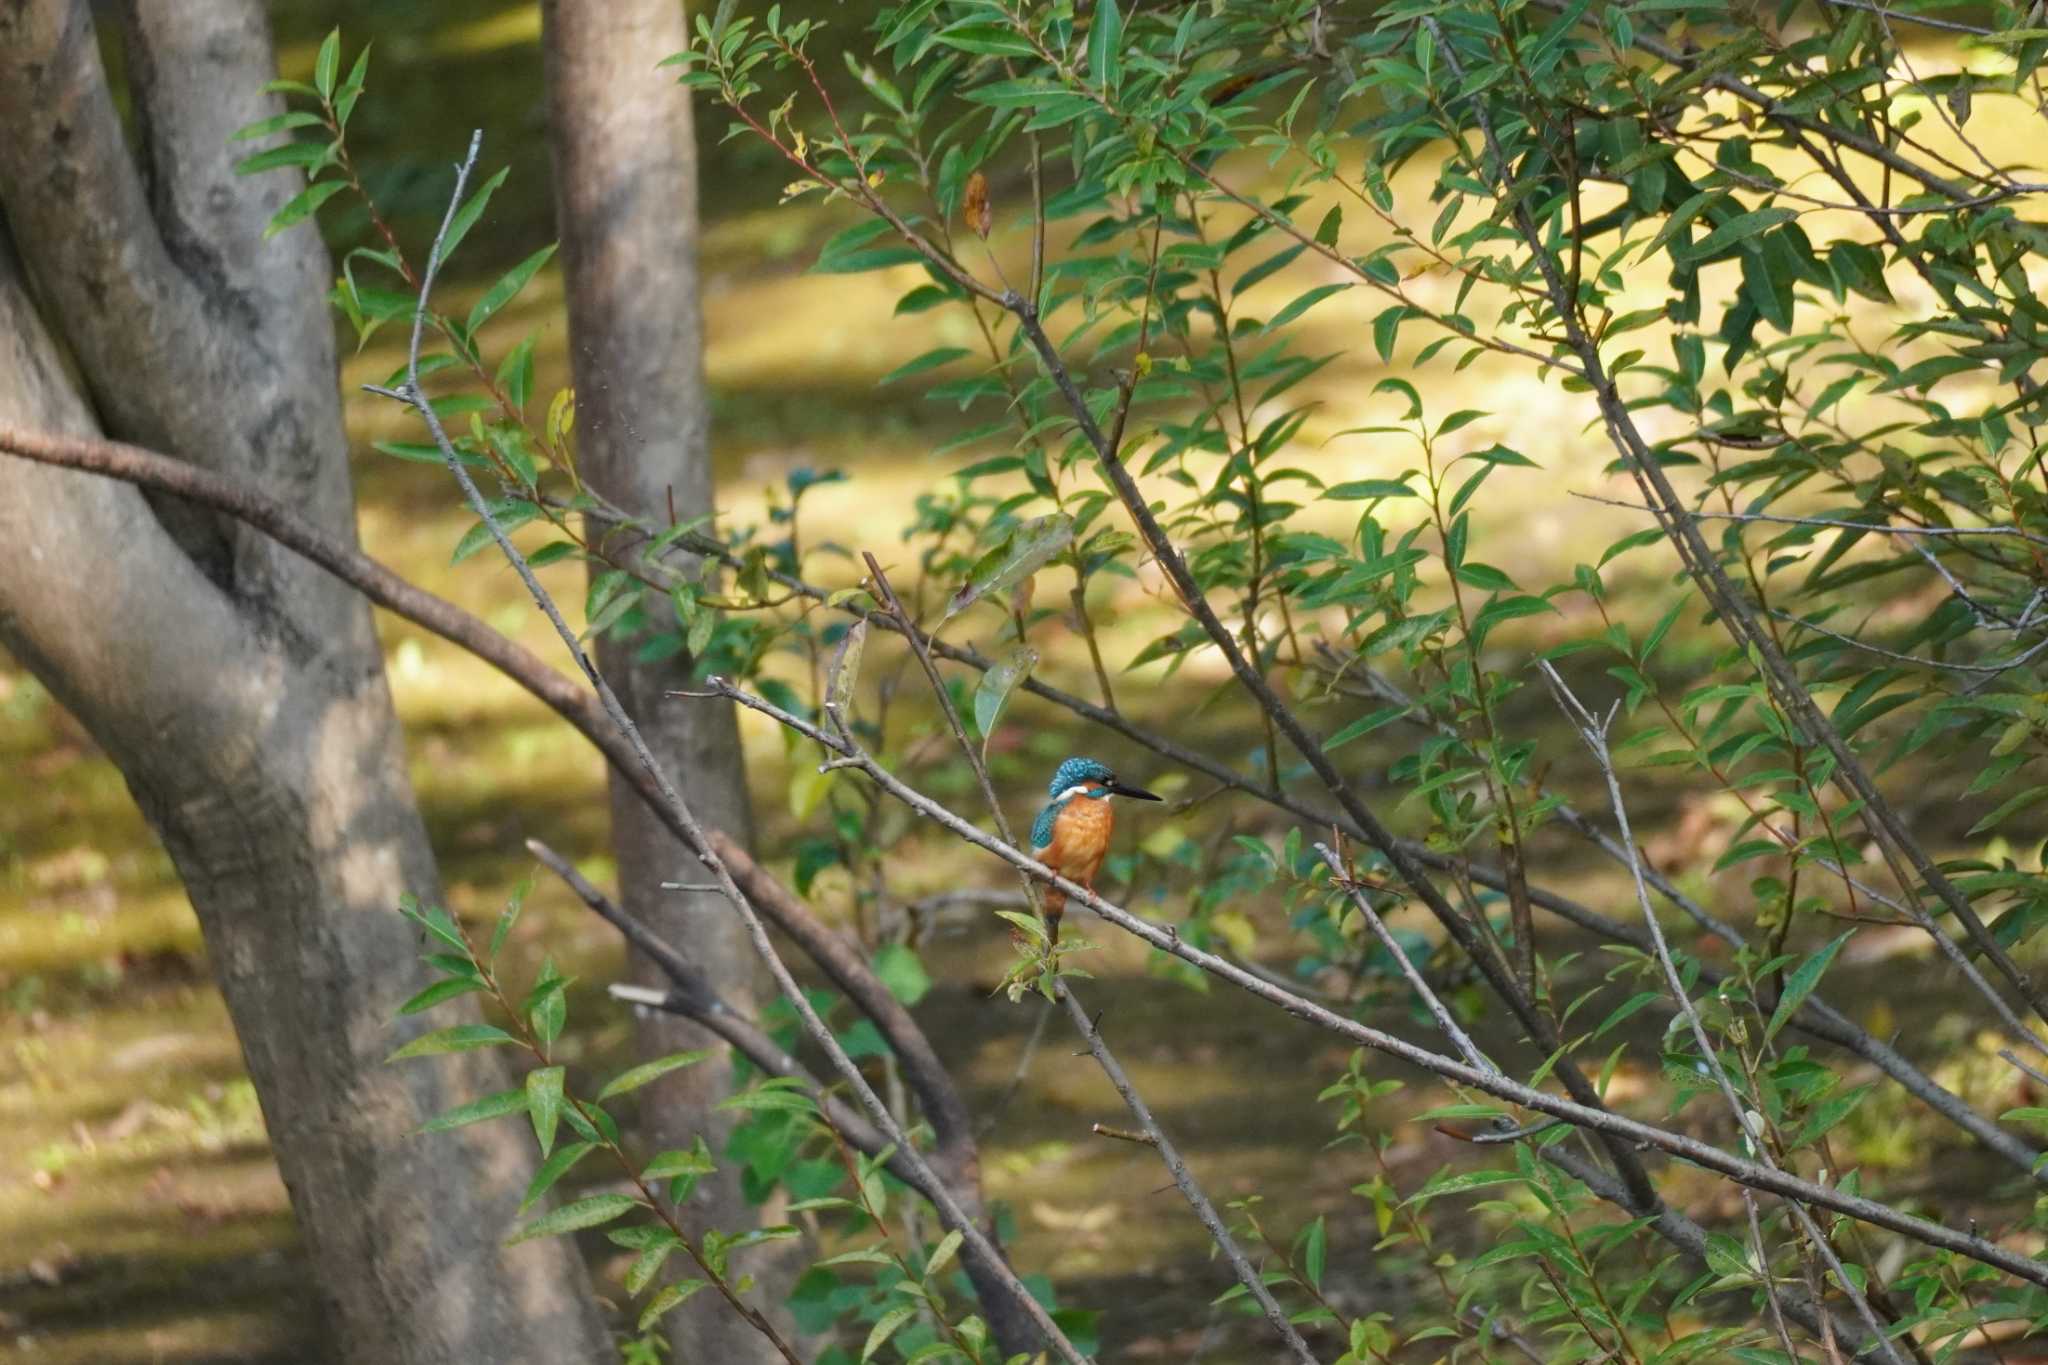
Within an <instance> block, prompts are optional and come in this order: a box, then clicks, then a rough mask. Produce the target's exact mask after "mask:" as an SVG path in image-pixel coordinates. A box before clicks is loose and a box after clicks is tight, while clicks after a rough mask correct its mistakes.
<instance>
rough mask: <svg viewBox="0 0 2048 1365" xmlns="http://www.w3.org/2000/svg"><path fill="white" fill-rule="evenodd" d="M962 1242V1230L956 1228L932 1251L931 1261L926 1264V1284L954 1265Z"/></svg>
mask: <svg viewBox="0 0 2048 1365" xmlns="http://www.w3.org/2000/svg"><path fill="white" fill-rule="evenodd" d="M961 1241H962V1238H961V1236H960V1229H958V1228H954V1229H953V1230H952V1231H951V1232H949V1233H947V1234H946V1237H945V1240H944V1241H942V1242H940V1243H939V1244H938V1246H936V1247H934V1248H933V1249H932V1254H931V1259H930V1260H928V1261H926V1262H925V1263H924V1279H925V1283H926V1284H930V1283H931V1282H932V1281H933V1280H935V1279H937V1278H938V1277H939V1276H940V1275H941V1274H943V1273H944V1272H945V1269H946V1267H947V1266H948V1265H950V1264H951V1263H952V1260H953V1257H954V1255H955V1254H956V1253H958V1252H959V1250H960V1243H961Z"/></svg>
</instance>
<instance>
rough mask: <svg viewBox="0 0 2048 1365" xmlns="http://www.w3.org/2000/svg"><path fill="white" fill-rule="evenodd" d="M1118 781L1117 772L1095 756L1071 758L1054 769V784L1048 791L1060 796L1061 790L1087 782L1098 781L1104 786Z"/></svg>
mask: <svg viewBox="0 0 2048 1365" xmlns="http://www.w3.org/2000/svg"><path fill="white" fill-rule="evenodd" d="M1114 781H1116V774H1115V773H1113V772H1111V771H1110V770H1109V765H1108V764H1107V763H1103V762H1101V761H1100V760H1098V759H1093V758H1070V759H1068V760H1067V761H1066V762H1064V763H1062V764H1060V766H1059V767H1058V768H1056V769H1054V770H1053V775H1052V784H1051V785H1050V786H1048V787H1047V788H1046V791H1047V792H1048V793H1049V794H1051V795H1053V796H1058V795H1059V794H1060V793H1061V792H1064V791H1067V790H1069V789H1071V788H1074V787H1078V786H1080V785H1082V784H1083V783H1085V782H1098V783H1101V784H1102V785H1104V786H1107V785H1109V784H1110V783H1112V782H1114Z"/></svg>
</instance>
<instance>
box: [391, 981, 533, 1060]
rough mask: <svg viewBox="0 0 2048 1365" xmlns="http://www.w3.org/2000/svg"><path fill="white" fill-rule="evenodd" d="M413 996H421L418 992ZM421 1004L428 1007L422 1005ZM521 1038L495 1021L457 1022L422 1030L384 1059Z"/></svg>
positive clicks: (429, 1054)
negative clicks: (448, 1026)
mask: <svg viewBox="0 0 2048 1365" xmlns="http://www.w3.org/2000/svg"><path fill="white" fill-rule="evenodd" d="M414 999H418V997H417V996H415V997H414ZM421 1008H425V1006H422V1007H421ZM518 1042H519V1040H518V1039H517V1038H514V1037H513V1036H512V1035H511V1034H509V1033H507V1032H505V1030H503V1029H501V1028H498V1027H496V1026H495V1025H492V1024H457V1025H456V1026H455V1027H453V1028H444V1029H440V1030H437V1031H436V1032H433V1033H423V1034H421V1035H420V1036H419V1037H417V1038H415V1039H413V1040H412V1041H411V1042H409V1043H407V1044H406V1045H405V1046H404V1047H402V1048H400V1049H398V1051H396V1052H394V1053H392V1054H391V1055H390V1056H389V1057H386V1058H385V1059H384V1060H385V1061H387V1062H402V1061H404V1060H405V1059H406V1058H408V1057H433V1056H437V1055H439V1054H440V1053H443V1052H470V1051H473V1050H474V1049H476V1048H480V1047H504V1046H505V1045H507V1044H508V1043H509V1044H514V1045H516V1044H517V1043H518Z"/></svg>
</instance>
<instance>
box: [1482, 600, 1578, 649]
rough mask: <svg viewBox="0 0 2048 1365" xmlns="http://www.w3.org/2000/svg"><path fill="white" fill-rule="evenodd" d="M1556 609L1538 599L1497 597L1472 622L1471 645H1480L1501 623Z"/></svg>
mask: <svg viewBox="0 0 2048 1365" xmlns="http://www.w3.org/2000/svg"><path fill="white" fill-rule="evenodd" d="M1556 610H1557V608H1556V607H1554V606H1552V605H1551V604H1550V603H1548V602H1546V601H1544V600H1543V599H1542V598H1540V597H1526V596H1524V597H1499V598H1495V599H1494V600H1493V601H1491V602H1488V603H1487V604H1486V605H1485V606H1484V607H1483V608H1481V609H1480V612H1479V615H1478V616H1477V617H1476V618H1475V619H1474V620H1473V622H1472V643H1473V644H1474V645H1478V644H1480V643H1481V642H1482V641H1484V640H1485V639H1486V637H1487V635H1488V634H1489V633H1490V632H1491V631H1492V630H1493V628H1494V627H1495V626H1497V625H1499V624H1500V623H1501V622H1503V621H1512V620H1514V619H1515V618H1516V617H1519V616H1540V615H1542V614H1543V613H1544V612H1554V611H1556Z"/></svg>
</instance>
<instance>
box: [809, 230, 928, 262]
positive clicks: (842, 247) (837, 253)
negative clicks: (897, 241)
mask: <svg viewBox="0 0 2048 1365" xmlns="http://www.w3.org/2000/svg"><path fill="white" fill-rule="evenodd" d="M894 231H895V229H894V228H893V227H891V226H890V225H889V222H888V220H887V219H883V218H872V219H869V220H868V221H867V222H864V223H856V224H855V225H854V226H852V227H850V228H847V229H846V230H845V231H844V232H840V233H836V234H834V235H833V236H832V237H831V238H830V239H829V240H828V241H827V242H826V243H825V245H824V246H823V247H821V248H820V249H819V251H818V259H817V261H816V262H814V263H813V264H812V266H811V272H812V273H813V274H817V275H852V274H858V273H859V272H861V271H863V270H877V269H880V268H881V267H882V266H885V265H894V264H897V263H899V262H900V261H902V260H904V259H909V260H916V259H918V256H917V253H916V252H914V251H911V250H910V249H909V248H908V247H899V246H876V245H873V244H874V243H876V242H878V241H880V240H881V239H882V238H884V237H887V236H889V235H890V234H891V233H893V232H894Z"/></svg>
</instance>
